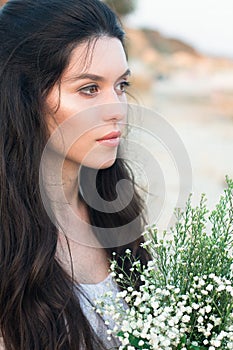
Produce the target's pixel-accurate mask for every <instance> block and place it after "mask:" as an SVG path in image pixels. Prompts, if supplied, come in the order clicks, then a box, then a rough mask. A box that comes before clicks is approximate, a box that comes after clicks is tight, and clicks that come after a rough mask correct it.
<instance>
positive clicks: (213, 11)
mask: <svg viewBox="0 0 233 350" xmlns="http://www.w3.org/2000/svg"><path fill="white" fill-rule="evenodd" d="M64 1H65V0H64ZM103 1H105V2H106V3H107V4H108V5H109V6H111V7H112V8H113V9H114V10H115V12H117V13H118V15H119V17H120V19H121V21H122V23H123V26H124V28H125V31H126V36H127V50H128V56H129V66H130V69H131V71H132V94H133V96H134V97H136V99H137V101H138V103H139V104H141V105H142V106H145V107H148V108H151V109H152V110H154V111H157V112H158V113H160V114H161V115H162V116H163V117H164V118H165V119H166V120H167V121H168V122H169V123H170V125H171V126H172V127H173V128H174V129H175V130H176V132H177V134H178V135H179V137H180V138H181V139H182V141H183V143H184V147H185V148H186V150H187V152H188V155H189V158H190V162H191V166H192V171H193V178H192V191H193V193H194V200H197V201H198V200H199V198H200V195H201V193H206V195H207V198H208V205H209V207H210V208H212V207H213V206H214V204H215V203H216V202H217V200H218V199H219V196H220V194H221V193H222V192H223V188H224V186H225V175H229V176H230V177H231V178H233V20H232V18H233V2H232V0H221V1H219V0H216V1H212V0H204V1H203V0H190V1H187V0H175V1H171V0H103ZM5 2H6V1H1V0H0V5H3V4H4V3H5ZM156 147H157V146H156V145H153V142H152V144H151V151H152V152H154V154H156V152H157V151H158V150H157V149H156ZM164 169H165V170H164V172H166V192H167V193H166V204H165V205H164V206H165V207H166V206H167V209H166V210H167V212H169V210H170V212H171V211H173V208H174V206H175V204H176V199H175V198H176V196H177V193H178V191H179V188H178V187H179V183H178V182H177V179H175V177H176V176H177V174H176V175H174V171H172V170H171V171H170V168H169V164H168V166H166V164H165V166H164ZM154 178H155V179H156V172H155V174H154ZM168 208H169V209H168ZM170 212H169V213H170ZM169 215H170V214H168V216H169ZM165 221H166V219H165ZM165 221H163V222H162V223H161V227H164V223H165V224H166V222H165Z"/></svg>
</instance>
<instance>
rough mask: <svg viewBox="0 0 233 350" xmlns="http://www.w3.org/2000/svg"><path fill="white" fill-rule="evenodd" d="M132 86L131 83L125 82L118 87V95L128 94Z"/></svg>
mask: <svg viewBox="0 0 233 350" xmlns="http://www.w3.org/2000/svg"><path fill="white" fill-rule="evenodd" d="M129 86H130V82H129V81H126V80H123V81H121V82H120V83H119V84H117V86H116V91H117V93H118V94H123V93H125V92H127V88H128V87H129Z"/></svg>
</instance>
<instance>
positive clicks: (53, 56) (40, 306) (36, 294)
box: [0, 0, 148, 350]
mask: <svg viewBox="0 0 233 350" xmlns="http://www.w3.org/2000/svg"><path fill="white" fill-rule="evenodd" d="M128 79H129V68H128V64H127V60H126V55H125V50H124V33H123V31H122V28H121V27H120V25H119V22H118V21H117V18H116V16H115V15H114V13H113V12H112V11H111V10H110V9H109V8H108V7H107V6H106V5H105V4H104V3H102V2H101V1H99V0H85V1H82V0H66V1H64V0H10V1H9V2H8V3H7V4H6V5H5V6H4V7H3V8H2V9H1V13H0V133H1V137H0V156H1V161H0V169H1V170H0V193H1V200H0V213H1V214H0V215H1V220H0V225H1V231H0V261H1V263H0V276H1V279H0V327H1V336H2V344H3V345H2V349H6V350H19V349H20V350H25V349H28V350H29V349H30V350H31V349H33V350H42V349H43V350H44V349H46V350H54V349H59V350H62V349H107V348H110V347H112V346H114V344H110V343H109V344H108V343H107V342H106V340H105V335H104V332H103V329H104V321H103V320H102V321H101V322H102V326H98V327H95V324H94V323H95V320H96V319H97V318H96V319H95V320H94V321H93V319H92V318H90V314H89V312H90V308H88V307H87V303H88V302H89V303H90V304H91V303H92V301H93V300H91V299H92V294H91V293H89V292H90V290H92V289H94V290H98V286H101V288H100V289H102V287H103V283H104V281H107V280H108V282H109V259H111V258H112V253H113V252H116V257H117V259H118V261H119V264H120V263H121V261H122V260H121V257H123V256H124V252H125V249H126V248H129V249H130V250H131V252H132V258H133V257H136V256H140V257H141V261H142V263H145V262H146V261H147V259H148V257H147V256H146V254H145V252H144V251H143V250H142V249H141V248H140V243H141V242H142V238H141V237H140V232H142V230H143V224H144V222H143V215H142V208H143V204H142V200H141V199H140V196H139V195H138V193H137V192H136V190H135V187H134V186H133V189H134V192H133V196H132V198H131V200H130V201H129V203H128V204H127V205H126V206H125V207H124V208H122V207H119V205H118V204H119V203H125V198H124V194H126V193H127V192H128V191H127V188H125V187H124V191H120V192H119V193H118V196H122V198H120V202H119V201H118V202H117V203H118V204H117V205H116V210H115V211H114V210H112V207H111V210H108V208H106V205H107V207H108V203H113V202H114V203H115V200H116V198H117V192H116V185H117V184H118V182H119V181H120V180H122V179H124V180H125V179H126V180H128V181H126V185H127V184H128V186H129V188H128V190H129V192H130V191H131V190H132V184H133V183H134V182H133V177H132V173H131V171H130V169H129V168H128V166H126V164H125V163H124V161H123V160H122V159H121V158H120V141H121V136H122V135H123V133H124V129H125V128H124V125H125V124H126V108H125V106H126V102H127V100H126V89H127V86H128V84H129V83H128ZM86 111H89V112H90V111H92V112H91V113H88V112H86ZM87 113H88V115H87ZM73 116H76V117H77V118H76V119H75V123H76V124H74V125H77V132H78V135H77V137H76V139H75V141H74V142H73V143H72V144H69V135H70V134H69V133H68V134H65V131H64V130H65V129H62V128H63V125H65V126H67V125H68V124H69V121H71V120H73V118H72V117H73ZM89 117H90V118H89ZM67 122H68V124H67ZM71 129H72V128H71ZM57 130H59V133H57V134H56V131H57ZM53 135H55V136H56V135H60V136H61V137H60V138H59V137H57V138H56V137H53ZM63 141H64V143H63ZM66 142H68V147H67V149H66V151H64V149H65V148H64V147H63V146H64V144H65V143H66ZM45 150H46V152H45ZM45 154H46V157H44V155H45ZM60 159H62V160H63V162H62V169H61V182H62V184H60V185H59V183H58V182H57V179H56V180H54V179H52V180H51V176H53V175H54V168H56V165H57V164H58V162H59V160H60ZM41 164H42V166H41ZM41 169H42V170H41ZM46 169H47V170H48V171H46ZM40 170H41V172H40ZM40 174H42V180H41V175H40ZM93 174H94V177H93ZM93 178H95V181H94V182H93ZM53 185H55V187H54V186H53ZM54 188H55V190H54ZM60 192H62V193H64V195H65V198H66V203H65V207H63V209H64V208H66V209H67V207H68V208H69V210H71V211H72V213H75V216H76V217H77V218H79V220H77V223H78V224H77V227H74V225H73V224H72V223H71V221H69V220H68V217H67V222H66V219H65V221H64V217H62V215H61V216H59V215H57V212H58V211H59V210H58V207H57V205H54V203H56V204H57V203H58V204H59V203H60V202H59V201H60V195H59V193H60ZM57 193H58V194H57ZM96 193H97V197H96V198H97V199H98V198H101V200H99V201H98V200H97V206H96V205H92V203H94V201H93V196H95V195H96ZM98 196H100V197H98ZM126 197H127V196H126ZM54 198H55V200H54ZM69 210H68V211H69ZM62 220H63V221H62ZM61 221H62V222H61ZM129 229H130V230H129ZM74 231H75V232H77V237H74V236H73V232H74ZM86 237H87V239H86ZM109 237H110V239H109ZM116 237H117V239H116ZM138 237H139V238H138ZM130 266H131V265H130V261H127V263H125V264H124V267H123V268H124V271H125V273H127V272H129V269H130ZM135 278H136V280H137V276H135ZM108 286H109V288H112V289H113V291H115V290H116V285H115V282H114V281H112V280H110V282H109V284H108ZM85 287H87V288H85ZM105 287H106V286H105ZM88 288H89V291H88ZM107 288H108V287H107ZM96 317H97V316H96Z"/></svg>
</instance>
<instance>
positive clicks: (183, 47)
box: [142, 29, 198, 55]
mask: <svg viewBox="0 0 233 350" xmlns="http://www.w3.org/2000/svg"><path fill="white" fill-rule="evenodd" d="M142 32H143V33H144V34H145V36H146V38H147V40H148V42H149V43H150V45H151V47H153V48H154V49H156V50H157V51H159V52H160V53H162V54H172V53H175V52H177V51H183V52H184V51H185V52H188V53H190V54H193V55H197V54H198V53H197V51H196V50H195V49H194V48H193V47H192V46H190V45H188V44H187V43H185V42H183V41H181V40H178V39H175V38H168V37H166V36H164V35H162V34H161V33H160V32H158V31H156V30H152V29H142Z"/></svg>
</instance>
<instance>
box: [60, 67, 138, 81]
mask: <svg viewBox="0 0 233 350" xmlns="http://www.w3.org/2000/svg"><path fill="white" fill-rule="evenodd" d="M130 74H131V71H130V69H129V68H128V69H127V70H126V71H125V73H123V74H122V75H121V76H120V77H118V79H117V80H119V79H121V78H124V77H125V76H127V75H130ZM84 79H90V80H95V81H104V80H105V78H104V77H102V76H100V75H96V74H91V73H83V74H80V75H76V76H74V77H71V78H67V79H65V80H63V81H64V82H74V81H76V80H84Z"/></svg>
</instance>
